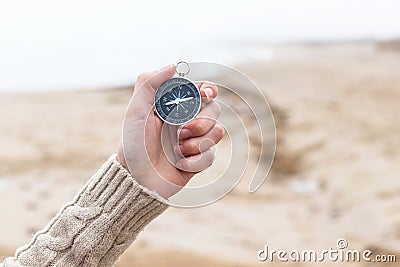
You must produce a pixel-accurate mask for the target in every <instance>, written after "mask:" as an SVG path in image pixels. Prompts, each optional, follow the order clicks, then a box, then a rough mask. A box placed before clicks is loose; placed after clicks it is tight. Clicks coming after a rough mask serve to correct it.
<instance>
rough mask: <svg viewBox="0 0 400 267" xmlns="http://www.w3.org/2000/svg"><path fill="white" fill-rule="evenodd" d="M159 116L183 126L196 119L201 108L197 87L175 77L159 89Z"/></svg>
mask: <svg viewBox="0 0 400 267" xmlns="http://www.w3.org/2000/svg"><path fill="white" fill-rule="evenodd" d="M154 100H155V101H154V102H155V109H156V112H157V114H158V116H159V117H160V118H161V119H162V120H163V121H165V122H167V123H169V124H173V125H182V124H185V123H187V122H188V121H190V120H192V119H193V118H194V117H196V115H197V113H199V111H200V108H201V96H200V91H199V89H198V88H197V86H196V85H195V84H194V83H193V82H191V81H189V80H188V79H185V78H182V77H175V78H171V79H169V80H167V81H166V82H164V83H163V84H162V85H160V87H158V89H157V91H156V95H155V99H154Z"/></svg>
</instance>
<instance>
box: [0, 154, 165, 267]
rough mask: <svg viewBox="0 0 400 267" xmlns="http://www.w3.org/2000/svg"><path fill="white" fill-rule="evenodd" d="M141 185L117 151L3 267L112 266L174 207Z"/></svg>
mask: <svg viewBox="0 0 400 267" xmlns="http://www.w3.org/2000/svg"><path fill="white" fill-rule="evenodd" d="M163 201H164V200H163V199H162V198H161V197H159V196H158V195H157V194H155V193H154V192H151V191H149V190H147V189H146V188H143V187H141V186H140V185H139V184H138V183H137V182H136V181H135V180H134V179H133V178H132V176H131V175H130V174H129V173H128V172H127V171H126V170H125V169H124V168H123V167H122V166H121V165H120V163H119V162H118V161H117V160H116V158H115V155H114V156H112V157H111V158H110V159H109V160H108V161H107V162H106V163H105V164H104V165H103V166H102V168H101V169H100V170H99V171H98V172H97V173H96V174H95V175H94V176H93V177H92V178H91V179H90V180H89V181H88V183H87V184H86V185H85V186H84V187H83V188H82V189H81V191H80V192H79V193H78V194H77V196H76V197H75V199H74V200H73V201H72V202H70V203H68V204H67V205H66V206H64V208H62V209H61V211H60V212H59V213H58V215H57V216H56V217H55V218H53V219H52V220H51V221H50V223H49V224H48V225H47V227H46V228H45V229H43V230H42V231H39V232H38V233H36V234H35V236H34V237H33V239H32V241H31V242H30V243H29V244H28V245H26V246H24V247H22V248H20V249H18V250H17V253H16V255H15V257H13V258H7V259H5V261H4V262H3V264H0V266H1V267H25V266H30V267H39V266H40V267H45V266H57V267H58V266H60V267H61V266H62V267H76V266H85V267H86V266H87V267H91V266H101V267H103V266H104V267H105V266H112V265H113V264H114V263H115V262H116V261H117V259H118V257H119V256H120V255H121V254H122V253H123V252H124V251H125V250H126V249H127V248H128V247H129V246H130V245H131V243H132V242H133V240H134V239H135V238H136V236H137V235H138V233H139V232H140V231H141V230H143V228H144V227H145V226H146V225H147V224H148V223H149V222H150V221H151V220H153V219H154V218H155V217H157V216H158V215H159V214H161V213H162V212H163V211H164V210H165V209H166V208H167V207H168V206H167V204H165V203H163Z"/></svg>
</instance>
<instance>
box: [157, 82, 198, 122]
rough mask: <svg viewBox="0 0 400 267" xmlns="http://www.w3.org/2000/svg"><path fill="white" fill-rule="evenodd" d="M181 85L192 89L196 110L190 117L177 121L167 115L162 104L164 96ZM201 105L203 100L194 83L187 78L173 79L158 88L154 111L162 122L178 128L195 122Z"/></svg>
mask: <svg viewBox="0 0 400 267" xmlns="http://www.w3.org/2000/svg"><path fill="white" fill-rule="evenodd" d="M179 85H185V86H188V87H189V88H191V89H192V91H193V93H194V101H195V104H194V105H195V108H194V109H193V111H192V112H191V114H190V115H188V117H185V118H178V119H175V118H173V117H172V116H171V115H169V114H165V112H164V111H163V109H162V107H161V106H162V105H163V104H162V103H161V98H162V97H163V96H164V94H165V93H166V92H167V91H170V90H172V89H173V88H175V87H177V86H179ZM201 105H202V100H201V95H200V90H199V88H198V87H197V85H196V84H195V83H194V82H192V81H190V80H188V79H186V78H183V77H173V78H171V79H168V80H167V81H165V82H164V83H163V84H161V85H160V86H159V87H158V88H157V90H156V93H155V96H154V106H155V107H154V109H155V111H156V113H157V115H158V117H159V118H160V119H161V120H162V121H164V122H166V123H168V124H171V125H176V126H180V125H183V124H186V123H188V122H190V121H191V120H193V119H194V118H196V116H197V114H198V113H199V112H200V109H201Z"/></svg>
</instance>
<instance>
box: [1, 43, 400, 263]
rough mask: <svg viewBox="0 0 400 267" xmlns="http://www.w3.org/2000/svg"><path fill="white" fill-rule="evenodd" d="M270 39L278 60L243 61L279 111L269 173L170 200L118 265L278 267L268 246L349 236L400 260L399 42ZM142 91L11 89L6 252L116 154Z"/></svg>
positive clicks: (352, 242) (5, 138)
mask: <svg viewBox="0 0 400 267" xmlns="http://www.w3.org/2000/svg"><path fill="white" fill-rule="evenodd" d="M270 49H271V50H273V51H274V57H273V58H272V59H271V60H269V61H262V60H260V61H255V62H249V63H247V64H243V65H241V66H236V67H237V68H238V69H239V70H241V71H243V72H244V73H245V74H247V75H248V76H249V77H250V78H252V79H253V80H254V81H255V82H256V83H257V84H258V85H259V87H260V88H261V89H262V90H263V92H264V93H265V95H266V96H267V98H268V99H269V101H270V103H271V105H272V107H273V112H274V116H275V119H276V123H277V131H278V133H277V135H278V145H277V156H276V160H275V163H274V166H273V168H272V172H271V173H270V175H269V177H268V179H267V181H266V182H265V183H264V185H263V186H262V188H261V189H260V190H259V191H258V192H257V193H255V194H252V195H249V194H248V193H247V186H248V184H247V183H240V184H239V186H238V187H237V188H236V189H235V190H234V191H233V192H232V193H231V194H229V195H228V196H227V197H225V198H224V199H222V200H221V201H218V202H217V203H214V204H212V205H210V206H207V207H203V208H200V209H188V210H186V209H175V208H170V209H168V210H167V211H166V212H165V213H164V214H163V215H161V216H160V217H159V218H157V219H156V220H155V221H154V222H152V223H151V224H150V225H149V226H148V227H147V228H146V229H145V231H144V232H143V233H141V234H140V236H139V238H138V240H137V241H136V242H135V243H134V245H133V246H132V247H131V248H130V249H129V250H128V251H127V252H126V253H125V254H124V255H123V257H122V259H121V261H120V263H118V264H117V266H119V267H122V266H188V265H190V266H193V267H194V266H256V265H257V266H258V265H263V264H265V265H266V264H267V263H262V264H260V263H259V261H258V260H257V251H259V250H260V249H263V248H264V246H265V245H268V246H269V247H270V248H274V249H277V250H278V249H287V250H291V249H315V250H317V251H321V250H323V249H328V248H329V247H335V246H336V241H337V240H338V239H339V238H345V239H346V240H347V241H348V243H349V247H350V248H352V249H360V250H362V249H366V248H369V249H372V250H374V251H378V250H379V251H380V252H381V253H388V254H396V255H397V256H398V257H397V258H398V259H397V260H398V261H400V255H399V248H400V179H399V177H400V168H399V166H400V150H399V148H400V138H399V136H400V121H399V119H398V114H399V103H400V75H399V74H400V49H399V45H398V42H387V43H373V42H354V43H352V42H349V43H336V44H329V43H312V44H311V43H310V44H292V45H279V46H278V45H277V46H271V47H270ZM260 58H263V56H262V55H260ZM130 94H131V89H130V88H116V89H113V90H84V91H59V92H57V91H54V92H37V93H2V94H1V95H0V110H1V112H0V119H1V121H2V123H1V124H0V128H1V133H2V134H1V138H0V146H1V148H2V149H1V150H0V162H1V164H0V195H1V201H0V210H1V212H2V214H4V216H7V219H6V220H5V219H2V220H0V256H11V255H12V254H13V253H14V250H15V249H16V248H17V247H19V246H21V245H22V244H24V243H26V242H28V241H29V240H30V238H31V237H32V234H33V233H34V232H36V231H37V230H39V229H41V228H42V227H44V226H45V224H46V223H47V222H48V220H49V219H50V218H52V217H53V216H54V215H55V214H56V213H57V211H58V209H59V208H60V207H61V206H62V205H63V204H64V203H65V202H67V201H69V200H71V199H72V198H73V196H74V195H75V194H76V192H77V190H78V189H79V188H80V187H81V186H82V185H83V184H84V183H85V182H86V180H87V179H88V178H89V177H90V176H91V174H93V173H94V172H95V171H96V170H97V168H99V167H100V166H101V164H102V163H103V162H104V161H105V160H106V159H107V158H108V156H109V155H111V154H112V153H115V152H116V149H117V147H118V143H119V140H120V136H121V127H122V122H123V118H124V112H125V108H126V105H127V104H128V101H129V97H130ZM228 149H229V146H227V145H226V143H224V142H223V143H222V144H220V145H219V147H218V151H221V152H222V153H223V151H225V150H228ZM221 152H220V153H221ZM268 264H269V265H270V266H275V265H272V263H268ZM274 264H277V265H279V264H278V263H274ZM329 264H332V263H329V262H325V265H329ZM282 265H285V266H291V264H287V263H286V264H282ZM298 265H301V264H297V266H298ZM303 265H307V264H306V263H303ZM359 265H360V264H358V265H357V266H359ZM392 265H393V264H392ZM361 266H362V265H361ZM382 266H390V264H387V265H383V264H382ZM393 266H395V265H393Z"/></svg>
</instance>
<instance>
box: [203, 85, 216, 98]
mask: <svg viewBox="0 0 400 267" xmlns="http://www.w3.org/2000/svg"><path fill="white" fill-rule="evenodd" d="M204 93H205V94H206V97H207V99H210V98H212V96H213V94H214V92H213V90H212V89H211V88H208V87H207V88H204Z"/></svg>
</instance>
